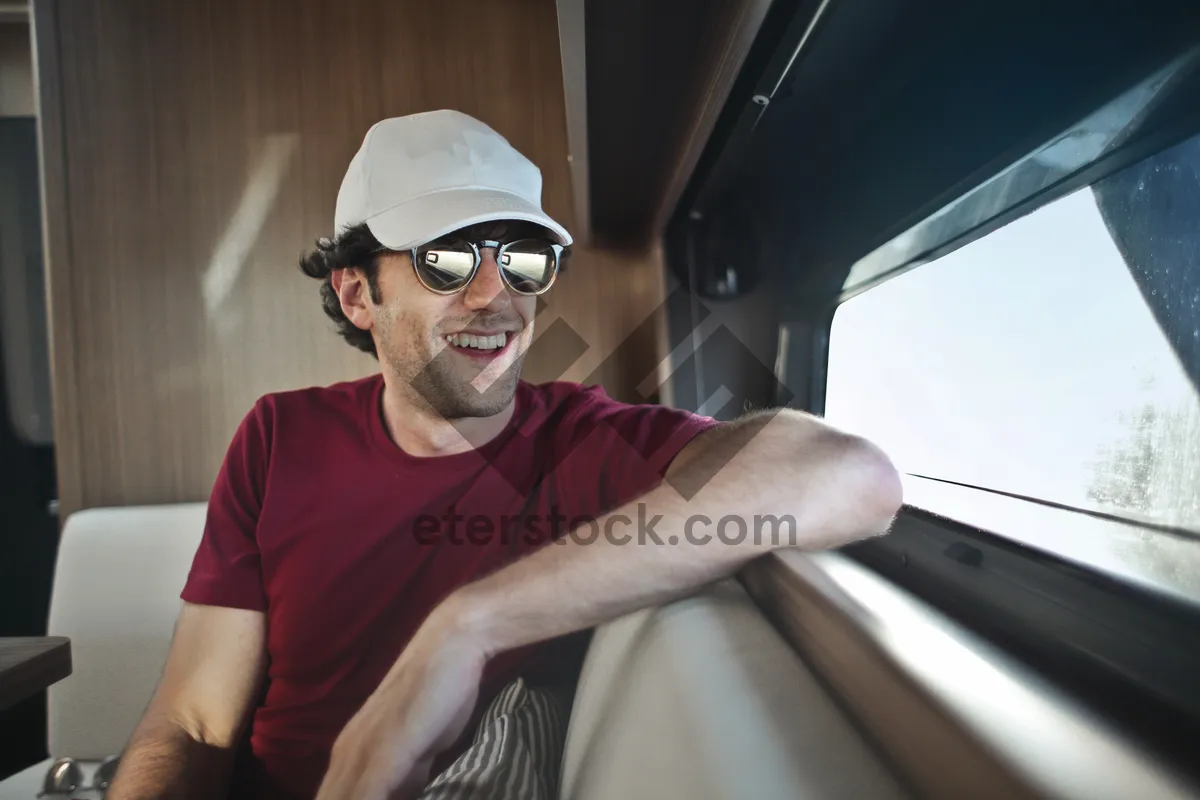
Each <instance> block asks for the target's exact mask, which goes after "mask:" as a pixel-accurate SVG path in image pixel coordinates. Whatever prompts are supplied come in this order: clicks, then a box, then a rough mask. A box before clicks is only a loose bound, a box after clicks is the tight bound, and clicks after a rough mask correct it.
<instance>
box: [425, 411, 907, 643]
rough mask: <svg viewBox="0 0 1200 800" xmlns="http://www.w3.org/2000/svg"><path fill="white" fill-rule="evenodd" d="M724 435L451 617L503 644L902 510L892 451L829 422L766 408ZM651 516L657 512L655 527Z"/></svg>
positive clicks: (885, 521)
mask: <svg viewBox="0 0 1200 800" xmlns="http://www.w3.org/2000/svg"><path fill="white" fill-rule="evenodd" d="M712 433H714V434H715V435H713V436H709V434H705V436H707V437H708V439H709V440H708V441H706V442H705V443H704V445H703V447H701V448H700V449H699V451H698V452H694V453H688V452H687V451H685V454H686V455H687V456H688V457H687V458H686V459H685V460H684V461H685V463H683V464H682V465H680V466H679V467H678V468H677V469H676V468H673V469H672V471H671V472H670V473H669V474H668V480H667V481H666V482H665V483H664V484H663V485H662V486H660V487H658V488H657V489H655V490H653V491H651V492H649V493H648V494H646V495H644V496H643V497H641V498H640V499H639V500H637V501H635V502H633V503H630V504H628V505H626V506H624V507H622V508H619V509H617V510H616V511H614V512H613V513H611V514H608V515H605V516H604V517H601V518H600V519H598V520H596V522H595V523H594V525H593V526H589V530H588V531H587V532H586V535H571V536H567V537H565V538H564V539H562V540H560V541H559V542H557V543H555V544H551V545H547V546H546V547H545V548H543V549H542V550H540V551H539V552H537V553H534V554H533V555H531V556H529V557H527V558H525V559H522V560H521V561H519V562H517V563H515V564H512V565H510V566H509V567H507V568H505V569H503V570H501V571H499V572H497V573H495V574H494V575H492V576H490V577H488V578H485V579H484V580H482V581H479V582H477V583H475V584H472V585H470V586H467V587H464V588H463V589H462V590H460V591H459V592H458V593H456V595H455V596H453V597H452V598H451V599H450V601H449V602H448V604H447V605H448V609H447V611H446V614H447V616H449V617H451V618H452V619H453V624H454V625H456V626H460V627H465V628H467V629H468V630H470V631H471V632H472V633H473V634H475V635H478V636H480V637H481V638H482V640H483V642H484V647H485V649H486V650H487V651H488V652H492V653H494V652H499V651H503V650H507V649H511V648H515V647H519V646H522V645H524V644H528V643H531V642H535V641H541V640H544V639H549V638H553V637H556V636H561V635H563V634H566V633H570V632H572V631H576V630H582V629H585V628H590V627H593V626H595V625H598V624H601V623H603V622H606V621H609V620H611V619H614V618H616V617H618V616H621V615H622V614H625V613H628V612H630V611H633V610H636V609H638V608H644V607H647V606H651V605H658V604H661V603H664V602H668V601H670V600H673V599H675V598H677V597H680V596H683V595H686V594H688V593H690V592H691V591H694V590H695V589H697V588H698V587H700V586H703V585H705V584H708V583H711V582H712V581H714V580H718V579H720V578H723V577H726V576H728V575H731V574H732V573H734V572H735V571H736V570H737V569H738V568H739V567H741V566H742V565H743V564H745V563H746V562H747V561H749V560H751V559H752V558H754V557H756V556H758V555H761V554H763V553H766V552H768V551H769V550H771V549H774V548H776V547H780V546H795V547H799V548H802V549H808V550H818V549H825V548H830V547H837V546H840V545H842V544H846V543H848V542H850V541H854V540H856V539H859V538H862V537H865V536H870V535H873V534H878V533H883V532H884V531H886V529H887V527H888V525H889V523H890V521H891V517H892V515H893V514H894V513H895V511H896V509H897V508H898V507H899V505H900V489H899V478H898V476H897V475H896V473H895V470H894V469H893V468H892V466H891V464H890V462H888V460H887V459H886V457H885V456H883V455H882V453H880V452H879V451H878V450H877V449H875V448H874V447H872V446H871V445H869V444H867V443H865V442H862V441H861V440H858V439H854V438H853V437H848V436H846V435H844V434H841V433H839V432H837V431H833V430H832V429H830V428H828V427H826V426H825V425H824V424H823V423H821V422H819V421H817V420H814V419H811V418H807V417H802V416H800V415H795V414H790V413H788V414H781V415H779V416H777V417H772V416H771V415H763V416H760V417H758V418H755V419H751V420H747V421H745V422H744V423H739V424H737V425H733V426H729V427H728V428H726V429H725V430H719V431H714V432H712ZM639 517H640V518H641V519H643V520H646V521H647V523H649V522H650V521H652V520H655V518H658V519H657V521H656V522H654V523H653V528H652V530H653V534H654V535H653V536H649V535H640V533H644V532H645V531H644V529H643V530H642V531H641V532H639V530H638V527H637V526H638V520H639ZM626 521H629V522H628V523H627V522H626ZM593 534H595V535H594V538H593Z"/></svg>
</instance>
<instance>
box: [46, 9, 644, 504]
mask: <svg viewBox="0 0 1200 800" xmlns="http://www.w3.org/2000/svg"><path fill="white" fill-rule="evenodd" d="M34 23H35V50H36V58H37V65H38V73H39V81H40V83H39V103H40V107H41V123H42V129H41V136H42V140H43V146H44V150H45V153H44V161H45V163H44V165H43V169H44V181H45V185H46V186H45V188H46V200H45V204H46V223H47V234H46V235H47V259H48V271H49V297H50V300H49V302H50V313H51V318H52V322H51V332H52V352H53V371H54V388H55V431H56V448H57V456H58V461H59V484H60V485H59V490H60V497H61V510H62V512H63V515H64V517H65V515H66V514H68V513H70V512H72V511H74V510H77V509H81V508H87V507H95V506H107V505H128V504H137V503H160V502H175V501H184V500H199V499H204V498H205V497H206V496H207V493H208V491H209V489H210V487H211V484H212V480H213V478H214V476H215V474H216V471H217V468H218V466H219V463H220V459H221V457H222V456H223V454H224V450H225V447H226V445H227V443H228V440H229V437H230V436H231V435H232V433H233V430H234V428H235V427H236V425H237V423H238V422H239V420H240V419H241V418H242V416H243V415H244V414H245V412H246V411H247V410H248V408H249V407H250V405H251V404H252V403H253V402H254V400H255V398H257V397H258V396H259V395H261V394H263V393H265V392H269V391H274V390H280V389H286V388H292V387H297V386H304V385H313V384H323V383H329V382H333V381H336V380H341V379H346V378H352V377H357V376H360V375H364V374H367V373H368V372H370V371H374V369H375V362H374V361H372V360H371V359H369V358H367V357H365V356H362V355H361V354H358V353H357V352H356V351H354V350H352V349H351V348H350V347H349V346H347V345H346V344H345V343H343V342H342V341H341V340H340V339H339V338H338V337H336V336H335V335H334V334H333V333H332V331H331V328H330V325H329V323H328V321H327V320H326V319H325V317H324V316H323V314H322V313H321V311H320V309H319V304H318V300H317V286H316V284H315V282H313V281H311V280H309V279H307V278H305V277H303V276H302V275H301V274H300V273H299V271H298V270H297V268H296V260H297V256H298V255H299V254H300V253H301V252H302V251H303V250H304V249H306V248H307V247H308V246H310V245H311V243H312V240H313V239H314V238H316V237H317V236H321V235H327V234H329V233H331V230H330V228H331V226H332V217H333V206H334V201H335V198H336V193H337V188H338V185H339V182H340V180H341V177H342V174H343V172H344V170H345V167H346V164H347V163H348V161H349V159H350V157H351V155H352V154H353V153H354V151H355V149H356V148H357V147H358V145H359V143H360V142H361V139H362V136H363V134H364V133H365V132H366V130H367V128H368V127H369V126H370V125H371V124H372V123H373V122H375V121H376V120H378V119H381V118H384V117H389V116H396V115H401V114H407V113H412V112H416V111H422V110H428V109H433V108H441V107H449V108H457V109H460V110H462V111H465V112H467V113H469V114H472V115H475V116H477V117H479V118H480V119H482V120H484V121H485V122H487V123H488V124H490V125H492V126H493V127H495V128H496V129H497V130H498V131H500V132H501V133H502V134H504V135H505V136H506V137H508V138H509V140H510V141H511V142H512V143H513V144H514V145H515V146H516V147H517V148H519V149H520V150H521V151H523V152H524V153H525V154H527V155H528V156H529V157H530V158H532V159H533V160H534V161H535V162H536V163H537V164H538V165H539V166H540V167H541V168H542V171H543V174H544V176H545V192H544V203H545V206H546V208H547V210H548V211H549V212H550V213H551V214H552V215H555V216H556V217H558V218H560V219H563V220H565V221H568V222H569V221H571V220H572V217H573V215H572V209H571V187H570V185H569V178H568V164H567V155H568V153H567V141H566V130H565V121H564V103H563V88H562V73H561V67H560V61H559V51H558V44H557V42H558V38H557V27H556V18H555V4H554V0H505V2H496V1H495V0H492V1H490V2H489V1H487V0H442V2H437V3H429V2H423V1H421V0H411V1H410V2H399V1H398V0H355V2H341V0H287V1H286V2H285V1H284V0H254V2H243V1H242V0H187V2H169V3H167V2H162V1H161V0H105V2H103V3H90V2H66V1H61V0H35V3H34ZM660 280H661V278H660V270H659V263H658V260H657V257H656V256H654V255H652V254H635V255H633V256H623V255H617V254H609V253H595V252H591V251H588V250H586V249H584V250H581V251H580V252H579V253H578V254H577V256H576V258H575V259H574V262H573V264H572V270H571V271H570V273H569V274H567V275H566V276H564V278H563V280H562V281H561V282H560V283H559V284H558V285H557V286H556V288H555V290H554V291H553V292H551V293H550V295H549V296H548V300H549V303H550V307H549V308H548V309H547V311H548V313H547V315H546V319H547V321H551V320H553V319H554V318H555V317H561V318H562V319H563V320H564V321H565V322H566V323H567V324H569V325H570V326H571V327H572V328H573V329H574V330H575V331H576V332H577V333H578V334H579V335H580V338H581V339H582V341H583V342H585V343H586V345H587V346H586V348H585V349H586V352H584V353H583V354H582V355H581V356H579V357H578V358H576V359H575V360H574V361H573V362H569V363H573V364H574V366H573V367H572V368H570V369H568V371H567V374H566V377H574V378H586V377H588V376H590V375H592V374H593V370H595V368H596V366H598V365H600V364H601V363H604V369H603V370H602V372H601V373H599V374H601V376H602V377H603V379H604V381H605V383H606V385H607V386H608V388H609V390H610V392H611V393H613V394H615V395H618V396H622V397H632V398H636V397H637V395H636V393H635V392H634V387H635V386H636V385H637V384H638V383H640V382H641V381H642V380H643V378H645V377H646V375H648V374H650V373H651V372H652V371H653V370H654V367H655V364H656V363H657V361H658V357H657V355H656V352H655V347H654V341H653V338H652V335H651V334H650V333H648V332H647V331H646V330H645V329H644V328H645V326H643V329H642V330H641V331H640V333H639V336H640V337H641V340H642V343H641V345H640V346H636V347H625V348H622V350H621V351H620V355H619V356H618V357H616V358H613V359H607V361H606V357H607V356H608V355H609V354H610V353H612V352H613V350H614V348H615V347H616V346H617V344H618V343H620V342H622V341H623V340H625V339H626V337H627V336H628V335H629V333H630V332H632V331H634V330H635V329H638V326H639V324H641V323H642V322H643V321H644V320H645V318H646V317H647V316H648V315H649V314H651V312H652V311H653V309H655V308H656V307H657V305H658V303H659V299H660V295H661V290H660ZM543 350H544V349H543ZM566 355H567V356H569V355H570V354H569V353H568V354H566ZM565 357H566V356H564V354H563V353H558V352H542V351H539V355H538V357H537V358H531V360H530V362H529V364H528V368H527V373H526V374H527V377H530V378H532V379H547V378H557V377H559V376H560V375H562V374H563V370H564V369H567V367H568V365H567V364H563V363H561V362H562V361H563V359H564V358H565ZM539 359H540V360H539Z"/></svg>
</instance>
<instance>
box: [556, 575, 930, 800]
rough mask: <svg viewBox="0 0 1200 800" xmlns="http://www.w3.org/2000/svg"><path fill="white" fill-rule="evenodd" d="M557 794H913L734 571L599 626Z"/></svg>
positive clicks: (626, 797) (594, 797) (671, 799)
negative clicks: (705, 587)
mask: <svg viewBox="0 0 1200 800" xmlns="http://www.w3.org/2000/svg"><path fill="white" fill-rule="evenodd" d="M560 796H561V798H562V800H640V799H641V798H647V800H649V799H650V798H653V800H677V799H678V800H684V798H686V799H687V800H704V798H712V799H713V800H727V798H732V797H739V798H740V797H747V798H749V797H752V798H755V800H795V798H809V799H815V800H821V799H823V798H846V799H847V800H850V799H851V798H853V799H854V800H858V798H871V800H892V798H897V799H898V798H902V797H905V796H906V795H905V793H904V792H903V791H902V790H901V789H900V787H899V785H898V784H897V783H896V781H895V780H894V778H893V777H892V775H891V773H890V772H889V771H888V770H887V769H886V768H885V767H884V766H883V764H882V763H881V762H880V761H879V759H878V757H877V756H876V755H875V753H874V751H873V750H872V749H871V748H870V747H869V746H868V745H867V743H866V742H865V741H864V740H863V739H862V737H861V736H860V735H859V733H858V732H857V730H856V729H855V728H854V727H853V726H852V724H851V723H850V722H849V721H848V720H847V719H846V717H845V716H844V715H843V714H842V712H841V711H840V710H839V708H838V707H837V706H836V705H835V704H834V702H833V700H832V699H830V697H829V696H828V695H827V694H826V693H825V691H824V689H823V688H822V687H821V685H820V684H819V683H818V682H817V680H816V679H815V678H814V676H813V674H812V673H811V672H810V671H809V670H808V668H807V667H806V666H805V665H804V663H803V662H802V661H801V660H800V659H799V658H798V657H797V656H796V654H795V652H793V651H792V649H791V648H790V647H789V646H788V645H787V643H786V642H785V641H784V640H783V639H782V637H780V636H779V634H778V633H777V632H776V631H775V629H774V628H773V627H772V626H771V624H770V623H769V622H768V621H767V620H766V619H765V618H764V617H763V616H762V615H761V614H760V613H759V611H758V608H757V607H756V606H755V605H754V602H753V601H752V600H751V599H750V597H749V596H748V595H747V594H746V593H745V591H744V590H743V589H742V587H741V586H740V585H739V584H737V583H735V582H733V581H728V582H725V583H722V584H719V585H718V586H716V587H714V588H713V589H711V590H709V591H707V592H705V593H703V594H701V595H698V596H696V597H693V598H691V599H688V600H683V601H681V602H678V603H674V604H672V605H669V606H666V607H664V608H660V609H651V610H646V611H640V612H637V613H634V614H631V615H629V616H627V617H624V618H622V619H620V620H617V621H616V622H613V623H611V624H609V625H605V626H603V627H601V628H600V629H598V630H597V631H596V633H595V636H594V638H593V640H592V644H591V648H590V649H589V651H588V656H587V659H586V661H585V663H584V669H583V674H582V675H581V676H580V681H579V687H578V690H577V692H576V695H575V705H574V709H573V710H572V714H571V723H570V727H569V730H568V733H567V743H566V749H565V753H564V758H563V772H562V781H561V784H560Z"/></svg>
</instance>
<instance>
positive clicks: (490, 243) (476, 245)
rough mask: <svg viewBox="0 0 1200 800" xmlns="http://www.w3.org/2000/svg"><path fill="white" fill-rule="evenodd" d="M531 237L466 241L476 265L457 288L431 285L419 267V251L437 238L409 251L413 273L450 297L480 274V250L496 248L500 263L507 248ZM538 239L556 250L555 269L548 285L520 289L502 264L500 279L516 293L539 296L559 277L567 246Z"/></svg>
mask: <svg viewBox="0 0 1200 800" xmlns="http://www.w3.org/2000/svg"><path fill="white" fill-rule="evenodd" d="M531 238H533V237H525V238H523V239H516V240H514V241H511V242H506V243H504V244H501V243H500V242H498V241H496V240H495V239H482V240H480V241H478V242H470V241H468V242H466V244H469V245H470V246H471V252H472V253H474V255H475V264H474V266H472V267H471V274H470V275H468V276H467V279H466V280H465V281H463V284H462V286H459V287H458V288H457V289H434V288H433V287H432V286H430V285H429V284H428V283H426V282H425V279H424V278H422V277H421V270H420V269H418V268H417V253H418V252H420V251H421V250H422V249H424V248H426V247H428V246H429V245H431V244H434V243H435V242H437V241H438V240H437V239H435V240H434V241H432V242H426V243H425V244H422V245H418V246H417V247H413V248H410V249H409V251H408V260H409V261H411V262H412V268H413V273H414V274H416V276H417V280H418V281H420V282H421V285H422V286H424V287H425V288H426V289H428V290H429V291H431V292H433V293H434V294H440V295H442V296H447V297H448V296H449V295H452V294H458V293H459V292H461V291H463V290H464V289H466V288H467V287H468V286H470V285H471V281H473V280H475V276H476V275H478V274H479V265H480V264H482V263H483V254H482V253H481V252H480V251H481V250H483V249H484V248H487V247H491V248H495V250H496V263H497V265H499V263H500V259H501V258H502V257H503V256H504V252H505V250H507V249H508V248H509V247H511V246H512V245H514V244H516V243H517V242H527V241H530V239H531ZM536 241H546V242H548V243H549V244H550V249H551V250H552V251H553V252H554V270H553V271H552V272H551V273H550V280H549V281H547V282H546V285H545V286H543V287H542V288H541V289H538V290H537V291H536V292H523V291H521V290H520V289H518V288H516V287H515V286H513V285H512V283H511V282H510V281H509V279H508V275H507V274H506V273H505V272H504V267H502V266H501V267H500V279H501V280H502V281H504V285H505V286H507V287H508V290H509V291H511V292H513V293H515V294H518V295H520V296H522V297H537V296H539V295H543V294H545V293H546V292H548V291H550V287H551V286H553V285H554V281H555V280H557V279H558V270H559V267H561V266H562V254H563V251H564V250H566V248H565V247H564V246H563V245H561V244H558V243H557V242H551V241H550V240H549V239H545V240H540V239H537V240H536Z"/></svg>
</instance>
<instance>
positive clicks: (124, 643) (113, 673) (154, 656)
mask: <svg viewBox="0 0 1200 800" xmlns="http://www.w3.org/2000/svg"><path fill="white" fill-rule="evenodd" d="M205 509H206V504H204V503H193V504H186V505H169V506H141V507H130V508H104V509H92V510H88V511H81V512H79V513H77V514H73V515H72V516H71V517H70V519H68V520H67V524H66V526H65V528H64V530H63V534H62V541H61V543H60V545H59V551H58V565H57V567H56V568H55V574H54V590H53V594H52V595H51V599H50V622H49V632H50V634H51V635H54V636H67V637H70V639H71V660H72V662H73V670H72V674H71V676H70V677H69V678H66V679H65V680H63V681H61V682H59V683H57V684H55V685H54V686H52V687H51V688H50V691H49V706H50V708H49V742H48V745H49V750H50V753H51V755H53V756H55V757H60V756H69V757H72V758H81V759H97V760H99V759H103V758H104V757H105V756H109V755H113V754H116V753H118V752H120V750H121V748H122V747H124V745H125V743H126V742H127V741H128V739H129V735H130V734H131V733H132V732H133V728H134V726H135V725H136V724H137V721H138V719H139V718H140V717H141V715H142V712H143V711H144V710H145V707H146V703H147V702H149V700H150V696H151V694H152V693H153V691H154V687H155V686H156V684H157V683H158V679H159V677H160V675H161V674H162V667H163V663H164V662H165V661H166V656H167V650H168V648H169V647H170V643H171V636H172V633H173V631H174V627H175V620H176V617H178V615H179V609H180V607H181V601H180V599H179V593H180V591H182V589H183V584H184V581H185V580H186V579H187V573H188V570H189V569H190V567H191V563H192V558H193V556H194V555H195V553H196V548H197V546H198V545H199V544H200V537H201V534H202V533H203V531H204V518H205Z"/></svg>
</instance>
